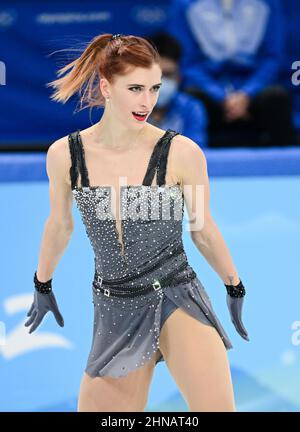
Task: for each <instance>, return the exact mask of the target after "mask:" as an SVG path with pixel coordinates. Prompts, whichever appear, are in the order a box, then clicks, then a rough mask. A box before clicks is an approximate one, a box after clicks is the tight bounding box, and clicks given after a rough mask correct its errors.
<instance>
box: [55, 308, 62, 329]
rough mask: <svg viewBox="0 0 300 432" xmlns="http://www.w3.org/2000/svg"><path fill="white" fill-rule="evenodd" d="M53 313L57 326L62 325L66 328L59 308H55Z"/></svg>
mask: <svg viewBox="0 0 300 432" xmlns="http://www.w3.org/2000/svg"><path fill="white" fill-rule="evenodd" d="M52 312H53V314H54V316H55V319H56V322H57V324H58V325H60V326H61V327H63V326H64V319H63V316H62V314H61V313H60V312H59V310H58V308H57V307H55V308H54V309H53V311H52Z"/></svg>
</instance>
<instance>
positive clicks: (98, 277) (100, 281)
mask: <svg viewBox="0 0 300 432" xmlns="http://www.w3.org/2000/svg"><path fill="white" fill-rule="evenodd" d="M99 279H100V280H99ZM102 280H103V278H102V277H101V276H97V282H98V283H99V284H100V286H101V285H102Z"/></svg>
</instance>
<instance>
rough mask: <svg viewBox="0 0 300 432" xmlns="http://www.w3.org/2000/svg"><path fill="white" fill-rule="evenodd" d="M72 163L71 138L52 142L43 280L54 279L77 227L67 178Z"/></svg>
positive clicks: (39, 274) (41, 261)
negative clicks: (57, 267) (53, 276)
mask: <svg viewBox="0 0 300 432" xmlns="http://www.w3.org/2000/svg"><path fill="white" fill-rule="evenodd" d="M70 166H71V158H70V154H69V148H68V137H63V138H61V139H59V140H57V141H55V142H54V143H53V144H51V145H50V147H49V148H48V151H47V161H46V169H47V175H48V178H49V195H50V214H49V216H48V218H47V220H46V222H45V228H44V232H43V235H42V241H41V246H40V254H39V261H38V266H37V278H38V280H39V281H40V282H46V281H48V280H49V279H51V278H52V275H53V273H54V270H55V268H56V266H57V264H58V262H59V260H60V258H61V256H62V255H63V252H64V250H65V248H66V247H67V245H68V243H69V240H70V237H71V235H72V231H73V228H74V220H73V216H72V202H73V196H72V190H71V187H70V184H69V183H68V181H67V179H68V175H69V170H70Z"/></svg>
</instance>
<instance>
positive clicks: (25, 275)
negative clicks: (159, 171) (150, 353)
mask: <svg viewBox="0 0 300 432" xmlns="http://www.w3.org/2000/svg"><path fill="white" fill-rule="evenodd" d="M299 28H300V3H299V2H297V1H296V0H285V1H283V0H169V1H166V0H160V1H155V0H144V1H128V0H124V1H117V0H110V1H101V2H100V1H86V2H84V3H83V2H79V1H74V0H72V1H71V0H69V1H56V0H52V1H51V2H50V1H49V2H47V1H44V2H33V1H10V2H5V1H4V2H1V5H0V100H1V104H0V198H1V200H0V209H1V212H0V224H1V225H0V238H1V249H0V258H1V270H2V271H1V280H0V380H1V388H0V411H76V405H77V396H78V392H79V385H80V380H81V377H82V374H83V370H84V367H85V363H86V360H87V356H88V352H89V349H90V344H91V340H92V322H93V315H92V314H93V307H92V291H91V283H92V278H93V264H94V262H93V253H92V251H91V248H90V245H89V242H88V239H87V238H86V233H85V230H84V227H83V225H82V223H81V220H80V216H79V213H78V211H77V209H76V208H75V206H74V218H75V223H76V229H75V231H74V233H73V236H72V239H71V241H70V243H69V245H68V247H67V249H66V251H65V253H64V255H63V257H62V258H61V260H60V262H59V264H58V266H57V269H56V271H55V286H56V288H55V293H56V298H57V300H58V301H59V304H60V310H61V311H62V313H63V316H64V318H65V327H64V328H60V327H59V326H58V325H57V323H56V321H55V319H54V317H53V315H50V314H47V316H46V317H45V319H44V321H43V323H42V324H41V326H40V327H39V329H38V330H37V331H36V332H34V334H32V335H29V334H28V330H27V329H26V328H25V327H24V322H25V321H26V313H27V311H28V309H29V307H30V305H31V302H32V293H33V273H34V271H35V269H36V266H37V262H38V255H39V247H40V242H41V236H42V232H43V228H44V223H45V220H46V218H47V216H48V214H49V197H48V179H47V174H46V167H45V161H46V152H47V149H48V147H49V146H50V145H51V143H52V142H54V141H55V140H57V139H59V138H61V137H62V136H65V135H67V134H69V133H71V132H73V131H75V130H77V129H85V128H87V127H89V126H91V125H92V124H94V123H95V122H97V121H99V119H100V118H101V115H102V113H103V109H102V108H100V107H99V108H98V107H97V108H96V109H95V108H94V109H93V111H92V112H91V113H89V111H88V110H83V111H81V112H76V107H77V103H78V99H77V98H76V97H73V98H71V99H70V101H68V103H67V104H65V105H62V104H58V103H56V102H53V101H51V100H50V94H51V90H50V89H49V88H47V87H46V83H48V82H50V81H52V80H54V79H55V78H56V71H57V69H58V68H60V67H62V66H63V65H64V64H66V63H67V62H69V61H70V60H71V58H70V57H68V56H70V52H68V53H66V52H65V51H63V50H64V49H68V48H73V49H74V57H77V56H79V52H80V50H81V49H82V47H83V46H84V45H85V44H87V43H88V42H89V41H90V40H91V39H92V38H93V37H94V36H96V35H98V34H101V33H107V32H108V33H122V34H125V35H126V34H133V35H138V36H143V37H148V38H150V39H151V40H152V41H153V42H154V43H155V45H156V46H157V48H158V50H159V53H160V55H161V68H162V72H163V75H162V83H163V84H162V87H161V90H160V95H159V99H158V102H157V105H156V107H155V108H154V110H153V112H152V114H151V116H150V117H149V120H148V121H149V123H152V124H154V125H156V126H158V127H160V128H162V129H164V130H166V129H167V128H171V129H175V130H177V131H178V132H179V133H181V134H183V135H185V136H187V137H189V138H191V139H192V140H194V141H195V142H196V143H197V144H198V145H199V146H200V147H201V148H202V149H203V151H204V152H205V155H206V158H207V164H208V173H209V177H210V184H211V210H212V214H213V216H214V219H215V221H216V223H217V224H218V226H219V228H220V230H221V232H222V234H223V236H224V238H225V240H226V243H227V244H228V246H229V248H230V251H231V254H232V257H233V259H234V262H235V264H236V266H237V269H238V272H239V274H240V276H241V279H242V280H243V283H244V285H245V287H246V291H247V296H246V298H245V303H244V324H245V327H246V329H247V331H248V334H249V338H250V342H246V341H244V340H243V339H242V338H241V337H240V336H239V335H238V334H237V333H236V331H235V328H234V326H233V324H232V323H231V321H230V318H229V316H228V311H227V308H226V304H225V303H226V302H225V288H224V286H223V283H222V281H221V280H220V278H219V277H218V276H217V274H216V273H215V272H214V271H213V270H212V268H211V267H209V266H208V264H207V262H206V261H205V260H204V259H203V257H202V256H201V255H200V254H199V252H198V251H197V250H196V248H195V246H194V245H193V243H192V242H191V239H190V236H189V232H188V231H187V230H185V229H184V230H183V231H184V243H185V248H186V251H187V255H188V258H189V261H190V263H191V265H192V266H193V268H194V269H195V271H196V272H197V275H198V277H199V279H200V280H201V282H202V283H203V285H204V286H205V288H206V290H207V291H208V293H209V295H210V298H211V300H212V303H213V306H214V309H215V311H216V313H217V315H218V317H219V319H220V321H221V322H222V325H223V326H224V328H225V329H226V331H227V332H228V335H229V337H230V339H231V341H232V343H233V346H234V349H232V350H230V351H229V352H228V356H229V360H230V365H231V371H232V378H233V385H234V392H235V398H236V404H237V410H238V411H300V387H299V385H298V383H299V382H300V381H299V379H300V368H299V366H300V347H299V344H300V331H299V329H300V311H299V306H298V305H299V300H300V294H299V277H300V275H299V247H298V245H299V241H300V211H299V210H300V208H299V207H300V205H299V190H300V47H299V40H298V33H299ZM72 55H73V54H72ZM187 169H188V167H187ZM82 251H84V253H82ZM71 291H72V295H70V294H71ZM200 361H201V359H199V362H200ZM199 391H205V389H199ZM147 409H148V411H186V410H187V406H186V403H185V401H184V399H183V398H182V396H181V395H180V393H179V391H178V389H177V386H176V384H175V382H174V380H173V378H172V376H171V375H170V373H169V372H168V369H167V367H166V365H165V363H160V364H158V365H157V367H156V369H155V373H154V377H153V383H152V386H151V392H150V395H149V401H148V406H147Z"/></svg>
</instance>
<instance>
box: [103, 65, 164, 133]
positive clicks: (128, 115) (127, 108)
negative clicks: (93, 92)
mask: <svg viewBox="0 0 300 432" xmlns="http://www.w3.org/2000/svg"><path fill="white" fill-rule="evenodd" d="M161 76H162V71H161V68H160V66H159V65H158V64H153V65H152V67H151V68H150V69H146V68H140V67H135V68H134V69H133V70H132V71H131V72H130V73H127V74H126V75H124V76H119V77H117V78H116V80H115V82H114V83H113V84H112V85H110V84H109V83H108V82H107V81H106V83H107V87H106V92H105V93H104V94H105V95H106V97H107V95H109V96H108V97H109V102H106V105H105V110H107V113H109V115H110V116H113V117H114V119H115V120H119V121H120V122H122V123H124V124H126V125H127V126H128V125H129V126H130V128H131V127H132V128H138V127H142V126H144V125H145V122H146V121H147V119H148V117H149V116H150V114H151V112H152V110H153V108H154V106H155V104H156V102H157V99H158V95H159V88H160V86H161ZM133 112H140V113H147V114H146V115H145V117H141V118H138V117H135V116H134V114H133ZM131 125H132V126H131Z"/></svg>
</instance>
